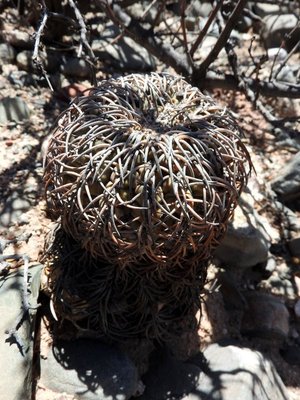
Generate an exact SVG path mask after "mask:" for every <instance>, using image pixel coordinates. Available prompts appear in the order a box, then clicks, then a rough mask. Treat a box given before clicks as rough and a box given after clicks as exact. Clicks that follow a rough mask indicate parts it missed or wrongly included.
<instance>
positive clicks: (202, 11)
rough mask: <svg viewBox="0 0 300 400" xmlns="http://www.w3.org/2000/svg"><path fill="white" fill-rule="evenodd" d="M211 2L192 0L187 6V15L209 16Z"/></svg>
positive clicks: (211, 8)
mask: <svg viewBox="0 0 300 400" xmlns="http://www.w3.org/2000/svg"><path fill="white" fill-rule="evenodd" d="M213 8H214V7H213V4H211V3H209V2H202V1H192V2H191V3H190V5H189V6H188V8H187V11H186V14H187V16H192V17H206V18H207V17H209V15H210V13H211V11H212V10H213Z"/></svg>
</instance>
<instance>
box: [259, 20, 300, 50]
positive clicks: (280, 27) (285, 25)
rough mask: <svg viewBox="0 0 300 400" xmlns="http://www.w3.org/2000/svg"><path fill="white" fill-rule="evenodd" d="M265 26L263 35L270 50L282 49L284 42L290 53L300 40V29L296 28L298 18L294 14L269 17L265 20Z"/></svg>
mask: <svg viewBox="0 0 300 400" xmlns="http://www.w3.org/2000/svg"><path fill="white" fill-rule="evenodd" d="M263 24H264V27H263V29H262V32H261V35H262V39H263V40H264V42H265V44H266V46H267V47H269V48H270V47H280V45H281V44H282V41H283V40H284V41H285V45H286V48H287V50H288V51H289V50H291V49H292V48H293V46H294V45H295V44H296V43H297V41H298V40H299V35H300V27H298V28H296V27H297V24H298V18H297V17H296V15H294V14H279V15H267V16H266V17H264V18H263ZM292 31H293V32H292ZM291 32H292V33H291Z"/></svg>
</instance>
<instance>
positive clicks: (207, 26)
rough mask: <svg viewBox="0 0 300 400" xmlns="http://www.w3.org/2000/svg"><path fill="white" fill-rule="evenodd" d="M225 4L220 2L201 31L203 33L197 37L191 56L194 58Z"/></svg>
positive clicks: (221, 0)
mask: <svg viewBox="0 0 300 400" xmlns="http://www.w3.org/2000/svg"><path fill="white" fill-rule="evenodd" d="M222 4H223V0H220V1H219V2H218V3H217V4H216V6H215V8H214V9H213V10H212V12H211V13H210V15H209V17H208V20H207V22H206V24H205V25H204V27H203V29H202V30H201V32H200V33H199V36H198V37H197V39H196V40H195V42H194V43H193V45H192V47H191V50H190V56H191V57H193V55H194V54H195V51H196V50H197V48H198V47H199V46H200V44H201V43H202V41H203V39H204V37H205V35H206V34H207V32H208V29H209V27H210V26H211V24H212V22H213V20H214V19H215V17H216V15H217V13H218V11H219V10H220V8H221V6H222Z"/></svg>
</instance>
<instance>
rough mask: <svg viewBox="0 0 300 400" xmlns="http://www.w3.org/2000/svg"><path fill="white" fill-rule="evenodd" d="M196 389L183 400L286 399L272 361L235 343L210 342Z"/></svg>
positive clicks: (283, 388) (282, 385)
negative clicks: (224, 344)
mask: <svg viewBox="0 0 300 400" xmlns="http://www.w3.org/2000/svg"><path fill="white" fill-rule="evenodd" d="M204 357H205V359H206V364H205V365H204V366H203V372H202V373H201V375H200V380H199V382H198V385H197V388H196V390H194V391H193V392H192V393H190V394H189V395H188V396H187V397H185V398H184V400H233V399H238V400H270V399H274V400H275V399H276V400H288V399H289V395H288V392H287V389H286V387H285V386H284V384H283V382H282V380H281V378H280V376H279V375H278V373H277V371H276V369H275V367H274V366H273V364H272V363H271V362H270V361H269V360H267V359H266V358H265V357H264V356H263V355H262V354H261V353H260V352H258V351H254V350H251V349H248V348H241V347H239V346H235V345H227V346H223V345H221V344H218V343H214V344H211V345H209V346H208V347H207V349H206V350H205V351H204Z"/></svg>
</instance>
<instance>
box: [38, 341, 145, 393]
mask: <svg viewBox="0 0 300 400" xmlns="http://www.w3.org/2000/svg"><path fill="white" fill-rule="evenodd" d="M40 363H41V378H40V382H41V384H42V385H43V386H45V387H47V388H48V389H50V390H52V391H54V392H60V393H61V392H65V393H67V394H70V395H73V396H75V398H76V399H80V400H110V399H116V400H125V399H129V398H130V397H131V396H132V395H134V394H135V392H136V390H137V388H138V374H137V369H136V368H135V366H134V364H133V363H132V362H131V361H130V360H129V358H128V357H127V356H126V354H125V353H123V352H121V351H120V350H118V349H117V348H115V347H112V346H109V345H108V344H104V343H101V342H100V341H98V340H93V339H77V340H73V341H65V340H57V341H56V342H55V343H54V345H53V346H52V351H50V352H49V354H48V355H47V358H46V359H41V361H40Z"/></svg>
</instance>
